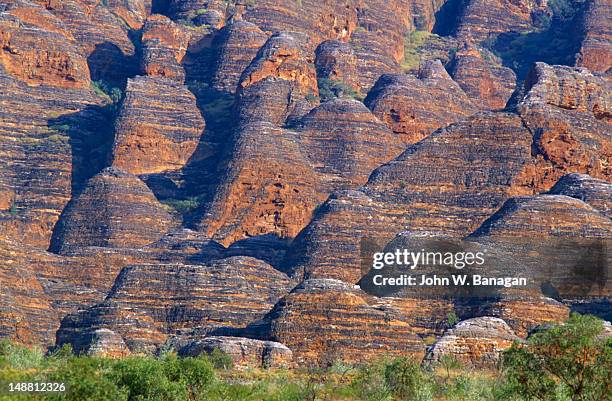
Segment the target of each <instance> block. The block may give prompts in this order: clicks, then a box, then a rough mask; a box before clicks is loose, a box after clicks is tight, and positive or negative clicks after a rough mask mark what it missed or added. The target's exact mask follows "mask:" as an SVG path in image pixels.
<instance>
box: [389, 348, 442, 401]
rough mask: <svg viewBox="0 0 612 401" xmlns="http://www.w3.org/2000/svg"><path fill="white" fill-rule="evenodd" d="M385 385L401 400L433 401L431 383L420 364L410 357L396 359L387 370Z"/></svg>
mask: <svg viewBox="0 0 612 401" xmlns="http://www.w3.org/2000/svg"><path fill="white" fill-rule="evenodd" d="M384 377H385V383H386V384H387V386H388V388H389V389H390V391H391V393H392V394H393V395H394V396H395V397H397V398H399V399H401V400H413V401H426V400H432V399H433V394H432V389H431V382H430V379H429V378H428V376H427V374H426V373H425V372H424V371H423V370H422V369H421V366H419V364H418V363H416V362H415V361H413V360H412V359H411V358H408V357H400V358H397V359H395V360H394V361H393V362H391V363H390V364H389V365H387V366H386V368H385V375H384Z"/></svg>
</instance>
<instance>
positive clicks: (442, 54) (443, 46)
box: [402, 31, 457, 72]
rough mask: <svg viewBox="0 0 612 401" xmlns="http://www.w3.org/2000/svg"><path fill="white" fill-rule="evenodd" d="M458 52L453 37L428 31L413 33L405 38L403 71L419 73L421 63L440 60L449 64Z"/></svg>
mask: <svg viewBox="0 0 612 401" xmlns="http://www.w3.org/2000/svg"><path fill="white" fill-rule="evenodd" d="M456 51H457V44H456V41H455V40H454V39H453V38H451V37H444V36H438V35H436V34H434V33H430V32H427V31H412V32H409V33H408V34H407V35H405V36H404V59H403V60H402V69H403V70H404V71H406V72H408V71H418V69H419V66H420V65H421V62H423V61H428V60H436V59H439V60H441V61H442V63H447V62H448V61H450V60H451V59H452V57H453V54H454V53H455V52H456Z"/></svg>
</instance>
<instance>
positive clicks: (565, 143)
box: [518, 63, 612, 190]
mask: <svg viewBox="0 0 612 401" xmlns="http://www.w3.org/2000/svg"><path fill="white" fill-rule="evenodd" d="M611 86H612V83H610V81H609V80H606V79H604V78H601V77H598V76H595V75H593V74H592V73H590V72H589V71H588V70H586V69H583V68H572V67H565V66H549V65H547V64H544V63H536V64H535V66H534V68H533V69H532V70H531V72H530V73H529V74H528V77H527V79H526V81H525V88H526V89H527V91H526V92H527V93H526V95H525V97H524V98H523V100H522V101H521V102H520V103H519V106H518V110H519V113H520V115H521V117H522V119H523V120H524V121H525V124H526V126H527V127H528V128H529V129H530V131H531V132H533V133H534V150H535V153H536V170H535V171H534V173H533V174H532V179H533V181H534V183H535V185H536V186H537V187H539V188H541V189H542V190H548V189H550V188H551V187H552V185H553V184H554V183H555V182H556V181H557V180H558V179H559V178H561V177H562V176H563V175H565V174H566V173H571V172H576V173H586V174H589V175H591V176H592V177H594V178H602V179H605V180H607V181H609V180H611V179H612V171H611V170H610V160H611V157H612V147H611V146H612V138H611V134H610V132H612V131H611V130H610V127H611V125H612V119H611V116H612V111H611V109H610V108H611V107H612V106H611V105H612V101H611V100H610V99H611V96H612V95H611V93H612V91H611Z"/></svg>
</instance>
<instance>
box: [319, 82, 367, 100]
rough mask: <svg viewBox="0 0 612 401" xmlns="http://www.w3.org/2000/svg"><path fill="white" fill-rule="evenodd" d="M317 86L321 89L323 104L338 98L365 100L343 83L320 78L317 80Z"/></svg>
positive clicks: (320, 95) (320, 94) (320, 96)
mask: <svg viewBox="0 0 612 401" xmlns="http://www.w3.org/2000/svg"><path fill="white" fill-rule="evenodd" d="M317 85H318V87H319V98H320V99H321V101H322V102H327V101H329V100H333V99H335V98H338V97H351V98H353V99H357V100H359V101H361V100H363V97H362V96H360V95H359V94H358V93H357V92H355V90H354V89H353V88H351V87H350V86H348V85H347V84H345V83H344V82H342V81H336V80H333V79H328V78H319V79H318V80H317Z"/></svg>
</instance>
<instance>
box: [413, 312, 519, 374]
mask: <svg viewBox="0 0 612 401" xmlns="http://www.w3.org/2000/svg"><path fill="white" fill-rule="evenodd" d="M518 340H519V338H518V337H517V336H516V334H514V332H513V331H512V329H511V328H510V326H508V324H506V322H504V321H503V320H502V319H499V318H495V317H488V316H487V317H478V318H474V319H468V320H464V321H461V322H459V323H457V325H456V326H455V327H453V328H452V329H450V330H448V331H447V332H446V333H445V334H444V336H442V338H440V339H439V340H438V341H437V342H436V343H435V344H434V346H433V347H432V348H431V349H430V350H429V352H428V354H427V355H426V356H425V360H426V361H428V362H430V363H436V362H439V361H440V360H441V359H442V358H443V357H444V356H450V357H454V358H456V359H457V360H458V361H459V362H460V363H461V364H462V365H465V366H467V367H473V368H496V367H497V364H498V363H499V361H500V358H501V353H502V352H503V351H505V350H506V349H508V348H510V347H511V346H512V344H513V343H514V342H515V341H518Z"/></svg>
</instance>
